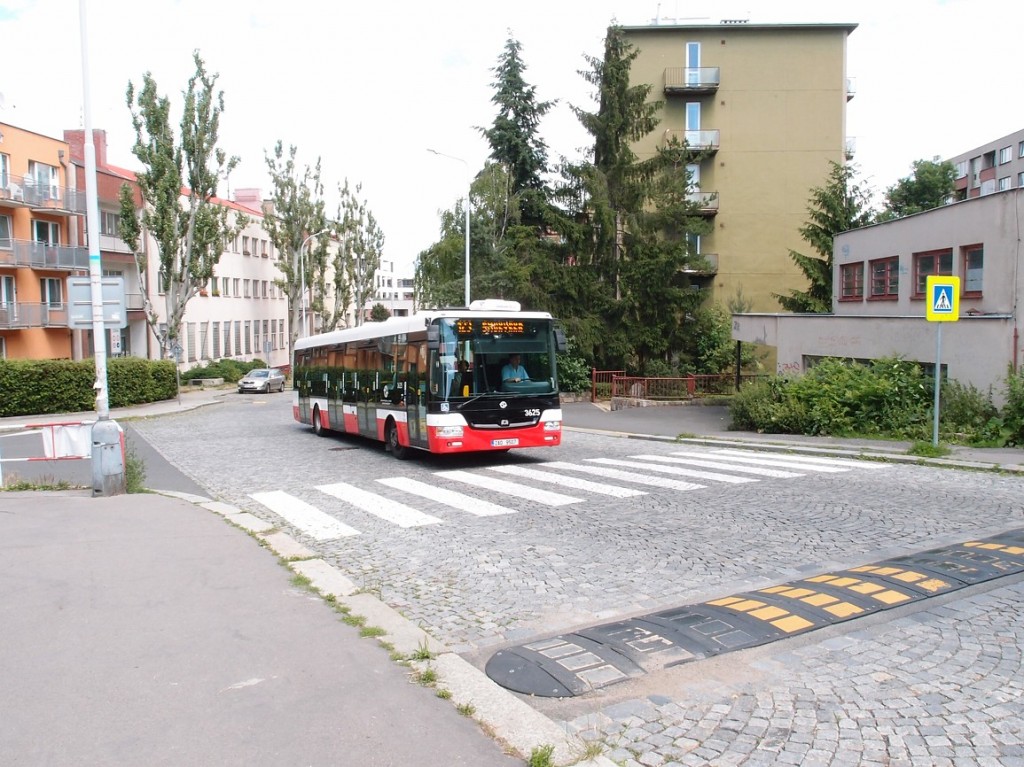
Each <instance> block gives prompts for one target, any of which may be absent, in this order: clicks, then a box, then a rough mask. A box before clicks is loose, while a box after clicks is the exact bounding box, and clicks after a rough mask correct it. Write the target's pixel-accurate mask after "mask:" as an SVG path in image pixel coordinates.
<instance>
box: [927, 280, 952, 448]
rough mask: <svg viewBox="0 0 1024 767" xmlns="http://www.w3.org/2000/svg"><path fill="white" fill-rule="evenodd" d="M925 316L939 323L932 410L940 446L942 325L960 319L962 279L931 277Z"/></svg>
mask: <svg viewBox="0 0 1024 767" xmlns="http://www.w3.org/2000/svg"><path fill="white" fill-rule="evenodd" d="M925 299H926V301H927V306H926V307H925V316H926V317H927V318H928V321H929V322H937V323H938V326H937V327H936V332H935V375H934V376H933V380H934V382H935V403H934V407H933V408H932V416H933V421H932V445H933V446H934V447H938V444H939V389H940V388H941V385H942V323H943V322H956V321H957V320H958V319H960V278H959V277H952V276H949V275H941V276H940V275H936V274H932V275H929V276H928V278H927V281H926V283H925Z"/></svg>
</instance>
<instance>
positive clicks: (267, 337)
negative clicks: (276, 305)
mask: <svg viewBox="0 0 1024 767" xmlns="http://www.w3.org/2000/svg"><path fill="white" fill-rule="evenodd" d="M263 341H264V342H265V343H266V345H267V347H268V349H267V351H270V347H271V341H270V320H263Z"/></svg>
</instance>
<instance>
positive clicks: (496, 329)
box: [455, 320, 526, 336]
mask: <svg viewBox="0 0 1024 767" xmlns="http://www.w3.org/2000/svg"><path fill="white" fill-rule="evenodd" d="M478 322H479V325H478V323H477V322H476V321H474V320H459V321H458V322H456V324H455V330H456V332H457V333H458V334H459V335H460V336H471V335H473V334H474V331H476V330H477V328H479V332H480V333H482V334H483V335H513V336H521V335H523V334H524V333H525V332H526V323H524V322H523V321H522V320H479V321H478Z"/></svg>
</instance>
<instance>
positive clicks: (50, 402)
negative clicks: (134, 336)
mask: <svg viewBox="0 0 1024 767" xmlns="http://www.w3.org/2000/svg"><path fill="white" fill-rule="evenodd" d="M95 381H96V363H95V361H94V360H92V359H89V360H0V391H2V392H3V393H4V396H3V397H2V398H0V417H7V416H15V415H46V414H50V413H79V412H87V411H91V410H95V408H96V393H95V391H94V390H93V383H94V382H95ZM177 391H178V390H177V386H176V384H175V379H174V363H173V362H170V361H159V362H157V361H152V360H144V359H140V358H137V357H114V358H111V359H108V360H107V400H108V404H109V406H110V407H123V406H125V405H134V404H137V403H140V402H155V401H157V400H164V399H170V398H171V397H174V396H175V395H176V394H177Z"/></svg>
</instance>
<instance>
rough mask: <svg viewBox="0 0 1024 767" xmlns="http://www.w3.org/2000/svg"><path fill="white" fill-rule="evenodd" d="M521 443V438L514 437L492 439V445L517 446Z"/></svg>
mask: <svg viewBox="0 0 1024 767" xmlns="http://www.w3.org/2000/svg"><path fill="white" fill-rule="evenodd" d="M518 444H519V439H518V438H517V437H513V438H511V439H492V440H491V447H515V446H516V445H518Z"/></svg>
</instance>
